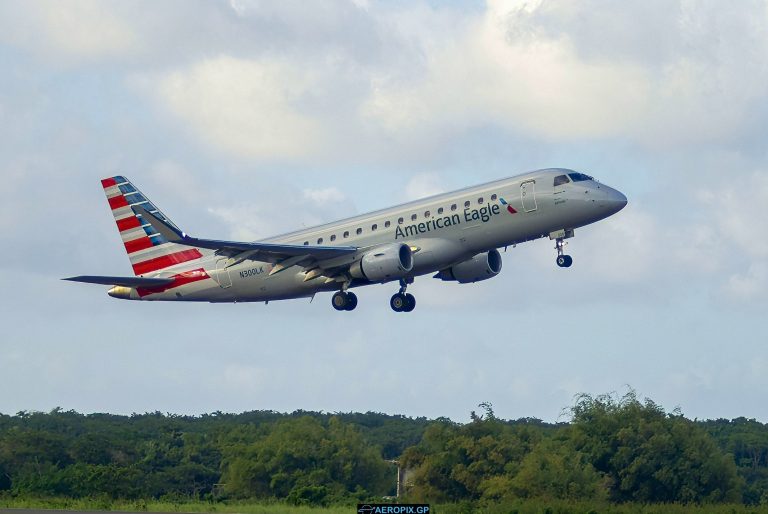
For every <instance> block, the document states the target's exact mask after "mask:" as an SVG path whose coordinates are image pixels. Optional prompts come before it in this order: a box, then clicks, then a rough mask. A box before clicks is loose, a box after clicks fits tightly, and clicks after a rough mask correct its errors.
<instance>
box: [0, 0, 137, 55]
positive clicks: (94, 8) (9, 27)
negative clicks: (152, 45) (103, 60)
mask: <svg viewBox="0 0 768 514" xmlns="http://www.w3.org/2000/svg"><path fill="white" fill-rule="evenodd" d="M112 7H113V6H112V5H111V4H109V3H105V2H100V1H98V0H71V1H67V2H58V1H56V0H38V1H34V2H26V1H25V2H14V1H10V2H2V5H1V6H0V40H2V41H4V42H6V43H10V44H13V45H17V46H20V47H22V48H26V49H28V50H31V51H32V52H34V53H37V54H40V55H58V56H60V57H61V56H63V57H67V58H100V57H109V56H113V55H120V54H124V53H126V52H129V51H131V50H134V49H136V48H137V47H138V45H139V41H138V38H137V37H136V35H135V33H134V32H133V30H132V28H131V27H130V25H129V24H128V23H126V22H125V21H123V20H122V19H121V18H120V17H119V16H116V15H115V13H113V12H112V11H113V9H112Z"/></svg>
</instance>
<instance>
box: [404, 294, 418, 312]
mask: <svg viewBox="0 0 768 514" xmlns="http://www.w3.org/2000/svg"><path fill="white" fill-rule="evenodd" d="M415 308H416V297H415V296H413V295H412V294H411V293H406V294H405V306H404V307H403V312H411V311H412V310H413V309H415Z"/></svg>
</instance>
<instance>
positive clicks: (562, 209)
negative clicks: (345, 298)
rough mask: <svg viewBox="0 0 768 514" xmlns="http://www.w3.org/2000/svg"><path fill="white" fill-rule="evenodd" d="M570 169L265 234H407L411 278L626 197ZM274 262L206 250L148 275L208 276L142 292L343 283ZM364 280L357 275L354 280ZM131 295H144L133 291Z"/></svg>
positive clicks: (251, 294) (249, 294) (305, 240)
mask: <svg viewBox="0 0 768 514" xmlns="http://www.w3.org/2000/svg"><path fill="white" fill-rule="evenodd" d="M566 173H572V170H566V169H560V168H555V169H545V170H538V171H533V172H530V173H525V174H522V175H518V176H515V177H511V178H507V179H502V180H497V181H494V182H488V183H485V184H481V185H478V186H474V187H469V188H465V189H461V190H458V191H454V192H450V193H444V194H439V195H436V196H432V197H429V198H425V199H422V200H417V201H413V202H409V203H405V204H401V205H397V206H395V207H391V208H388V209H382V210H379V211H375V212H370V213H367V214H361V215H359V216H355V217H352V218H347V219H343V220H340V221H336V222H333V223H328V224H325V225H320V226H317V227H312V228H308V229H304V230H299V231H295V232H290V233H287V234H282V235H279V236H275V237H272V238H269V239H265V240H263V241H261V242H265V243H282V244H294V245H329V246H339V245H344V246H355V247H358V248H360V254H363V253H365V252H366V251H367V250H369V249H370V248H372V247H376V246H378V245H382V244H386V243H393V242H398V243H399V242H403V243H406V244H408V245H409V246H410V247H411V249H412V251H413V252H414V254H413V269H412V271H411V272H410V274H409V276H410V277H411V278H413V277H416V276H420V275H424V274H427V273H434V272H437V271H440V270H443V269H446V268H449V267H450V266H452V265H454V264H457V263H460V262H462V261H465V260H467V259H469V258H471V257H472V256H474V255H476V254H478V253H482V252H486V251H489V250H492V249H494V248H500V247H505V246H510V245H515V244H519V243H523V242H525V241H531V240H534V239H538V238H541V237H547V236H548V235H550V234H552V233H553V232H555V231H558V230H561V229H576V228H579V227H582V226H584V225H588V224H590V223H594V222H596V221H599V220H602V219H604V218H606V217H608V216H610V215H612V214H614V213H616V212H618V211H619V210H620V209H621V208H623V207H624V205H626V202H627V200H626V197H625V196H624V195H623V194H622V193H620V192H619V191H617V190H615V189H612V188H610V187H608V186H606V185H604V184H600V183H598V182H596V181H594V180H585V181H580V182H568V183H567V184H563V185H558V186H555V185H554V183H553V179H554V177H556V176H561V175H563V174H566ZM501 199H504V201H505V202H506V204H504V203H503V202H502V200H501ZM509 206H511V207H512V210H513V211H515V212H514V213H512V212H510V210H509V209H508V207H509ZM401 220H402V221H401ZM356 258H359V257H358V256H357V255H356V256H347V257H344V258H343V259H346V260H347V261H349V262H352V261H354V260H355V259H356ZM340 264H341V263H340ZM272 267H273V264H270V263H266V262H257V261H253V260H245V261H243V262H240V263H236V264H235V263H233V261H232V260H230V259H229V258H227V257H218V256H216V255H215V254H209V255H207V256H206V257H204V258H203V259H202V260H201V261H197V262H196V263H194V264H192V263H186V264H184V265H179V266H177V267H175V268H168V269H166V270H163V272H162V273H158V274H155V275H147V276H157V277H168V276H174V275H178V274H179V273H183V272H185V271H186V270H203V271H204V272H205V273H207V275H208V276H209V277H210V279H207V280H200V281H195V282H193V283H190V284H187V285H185V286H183V287H180V288H174V289H172V290H168V291H163V292H157V293H153V294H149V295H146V296H142V297H141V298H140V299H142V300H175V301H208V302H257V301H270V300H283V299H290V298H301V297H309V296H312V295H314V294H315V293H317V292H320V291H333V290H338V289H339V285H338V284H336V283H327V282H325V281H324V280H322V277H321V278H319V279H313V280H305V279H306V278H307V275H306V271H305V270H304V269H303V268H301V267H293V268H291V269H288V270H286V271H284V272H281V273H276V274H272V275H270V271H271V270H272ZM366 284H368V283H367V282H360V281H356V282H353V283H352V284H351V287H357V286H360V285H366ZM131 297H132V298H134V299H139V298H138V297H137V296H136V295H135V294H133V295H131Z"/></svg>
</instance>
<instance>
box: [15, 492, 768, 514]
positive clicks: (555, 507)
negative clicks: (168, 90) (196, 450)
mask: <svg viewBox="0 0 768 514" xmlns="http://www.w3.org/2000/svg"><path fill="white" fill-rule="evenodd" d="M0 508H13V509H64V510H76V511H88V510H94V511H120V512H190V513H197V512H221V513H224V514H226V513H232V514H352V513H355V512H356V508H355V506H354V505H336V506H330V507H306V506H296V505H288V504H285V503H255V502H216V503H211V502H199V501H197V502H195V501H190V502H168V501H154V500H152V501H144V500H138V501H111V500H106V499H104V500H99V499H87V500H86V499H67V498H52V499H40V498H38V499H21V498H10V497H2V496H0ZM432 512H433V513H435V514H471V513H478V514H768V505H762V506H745V505H741V504H721V505H679V504H650V505H643V504H631V503H630V504H620V505H616V504H604V503H593V502H568V501H563V500H520V501H516V502H508V503H504V504H494V505H476V504H471V503H456V504H436V505H432Z"/></svg>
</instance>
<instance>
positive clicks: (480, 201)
mask: <svg viewBox="0 0 768 514" xmlns="http://www.w3.org/2000/svg"><path fill="white" fill-rule="evenodd" d="M484 201H485V200H483V197H482V196H481V197H480V198H478V199H477V203H479V204H480V205H482V204H483V202H484Z"/></svg>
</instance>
